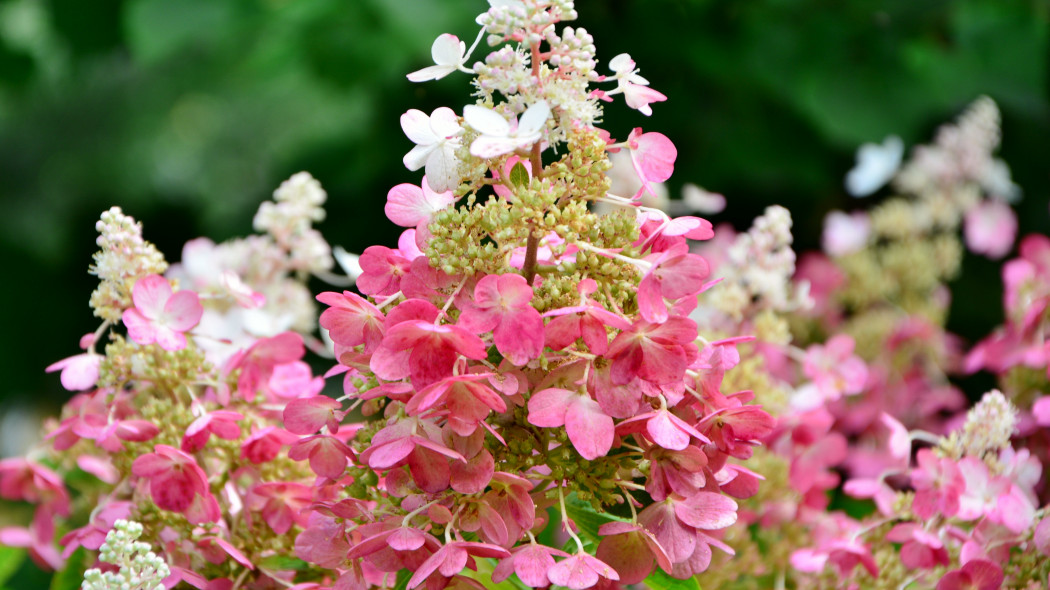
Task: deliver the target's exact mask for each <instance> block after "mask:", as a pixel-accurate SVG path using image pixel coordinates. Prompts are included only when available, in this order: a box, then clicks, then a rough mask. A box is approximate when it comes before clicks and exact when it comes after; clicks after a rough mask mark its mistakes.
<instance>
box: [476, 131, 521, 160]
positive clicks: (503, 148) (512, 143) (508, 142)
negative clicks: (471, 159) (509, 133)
mask: <svg viewBox="0 0 1050 590" xmlns="http://www.w3.org/2000/svg"><path fill="white" fill-rule="evenodd" d="M516 149H518V139H517V138H510V137H494V136H491V135H482V136H481V137H479V138H477V139H475V140H474V143H472V144H470V153H471V154H473V155H475V156H477V157H479V158H485V159H488V158H495V157H497V156H502V155H503V154H509V153H510V152H513V151H514V150H516Z"/></svg>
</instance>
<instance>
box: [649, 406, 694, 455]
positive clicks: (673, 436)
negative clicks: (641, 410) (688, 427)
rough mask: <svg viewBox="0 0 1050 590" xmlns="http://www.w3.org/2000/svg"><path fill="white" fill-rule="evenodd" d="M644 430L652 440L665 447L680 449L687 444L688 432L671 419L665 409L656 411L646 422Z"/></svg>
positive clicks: (674, 449)
mask: <svg viewBox="0 0 1050 590" xmlns="http://www.w3.org/2000/svg"><path fill="white" fill-rule="evenodd" d="M645 430H646V432H648V433H649V436H651V437H652V439H653V442H655V443H656V444H658V445H660V446H661V447H663V448H665V449H671V450H673V451H681V450H683V449H685V448H686V447H688V446H689V434H687V433H685V432H683V431H682V430H681V429H679V428H678V427H677V426H676V425H675V424H674V423H673V422H672V421H671V413H670V412H668V411H667V410H663V411H659V412H656V415H655V416H653V417H652V418H651V419H650V420H649V421H648V422H646V424H645Z"/></svg>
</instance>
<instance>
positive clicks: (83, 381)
mask: <svg viewBox="0 0 1050 590" xmlns="http://www.w3.org/2000/svg"><path fill="white" fill-rule="evenodd" d="M94 340H95V335H94V334H85V335H84V337H82V338H81V339H80V348H83V349H84V350H87V349H88V348H90V347H91V344H92V343H93V342H94ZM102 358H103V357H102V355H100V354H95V353H94V352H86V353H83V354H78V355H74V356H70V357H66V358H64V359H62V360H60V361H58V362H55V363H52V364H50V365H48V367H47V368H46V369H44V371H45V372H47V373H52V372H54V371H62V373H61V376H60V377H59V380H60V381H61V382H62V387H65V388H66V389H67V390H69V391H84V390H87V389H91V388H92V387H94V386H95V383H97V382H98V367H99V364H100V363H101V362H102Z"/></svg>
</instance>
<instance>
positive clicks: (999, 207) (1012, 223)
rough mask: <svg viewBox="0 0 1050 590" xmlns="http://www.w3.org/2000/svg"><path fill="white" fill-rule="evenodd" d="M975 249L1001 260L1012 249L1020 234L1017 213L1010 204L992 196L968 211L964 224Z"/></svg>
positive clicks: (965, 231) (973, 250) (964, 231)
mask: <svg viewBox="0 0 1050 590" xmlns="http://www.w3.org/2000/svg"><path fill="white" fill-rule="evenodd" d="M963 235H964V236H965V238H966V247H967V248H969V249H970V251H971V252H974V253H977V254H983V255H985V256H987V257H988V258H992V259H999V258H1002V257H1003V256H1006V255H1007V254H1008V253H1009V252H1010V248H1012V247H1013V245H1014V239H1015V238H1016V237H1017V215H1016V214H1015V213H1014V210H1013V208H1012V207H1010V205H1008V204H1006V203H1004V202H1002V201H1000V200H998V199H988V200H986V201H983V202H981V203H980V204H979V205H977V206H976V207H973V208H971V209H970V210H969V211H967V212H966V220H965V223H964V225H963Z"/></svg>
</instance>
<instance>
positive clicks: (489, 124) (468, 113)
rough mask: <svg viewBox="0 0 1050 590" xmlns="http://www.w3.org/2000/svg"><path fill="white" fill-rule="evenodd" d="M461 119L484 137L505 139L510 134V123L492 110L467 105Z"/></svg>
mask: <svg viewBox="0 0 1050 590" xmlns="http://www.w3.org/2000/svg"><path fill="white" fill-rule="evenodd" d="M463 118H464V119H466V121H467V124H468V125H470V126H471V127H473V128H474V129H475V130H476V131H478V132H479V133H482V134H484V135H494V136H498V137H506V136H507V135H509V134H510V123H508V122H507V120H506V119H504V118H503V115H501V114H499V113H497V112H496V111H494V110H492V109H487V108H485V107H479V106H477V105H473V104H468V105H467V106H465V107H463ZM472 149H473V148H472ZM472 153H473V152H472ZM504 153H506V152H504ZM475 155H477V154H475Z"/></svg>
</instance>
